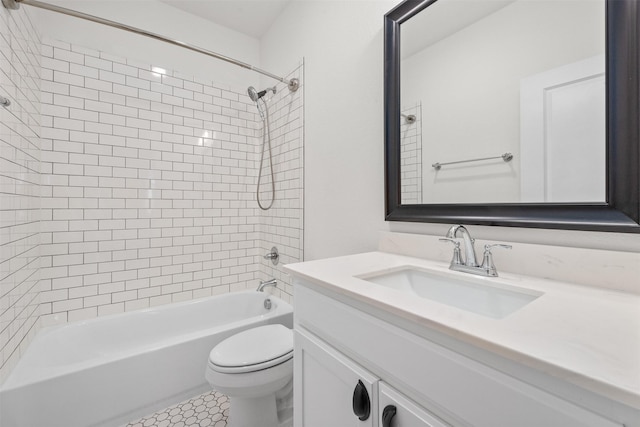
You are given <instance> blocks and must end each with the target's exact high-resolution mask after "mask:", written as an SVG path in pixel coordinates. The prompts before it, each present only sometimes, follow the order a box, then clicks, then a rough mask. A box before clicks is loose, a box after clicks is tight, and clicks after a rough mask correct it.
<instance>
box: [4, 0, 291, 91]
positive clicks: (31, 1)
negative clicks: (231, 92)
mask: <svg viewBox="0 0 640 427" xmlns="http://www.w3.org/2000/svg"><path fill="white" fill-rule="evenodd" d="M20 3H24V4H26V5H29V6H33V7H37V8H40V9H45V10H49V11H52V12H58V13H62V14H64V15H69V16H74V17H76V18H80V19H84V20H87V21H91V22H96V23H98V24H103V25H107V26H109V27H113V28H118V29H121V30H125V31H129V32H130V33H135V34H139V35H142V36H145V37H149V38H152V39H155V40H160V41H163V42H165V43H169V44H172V45H174V46H180V47H183V48H185V49H189V50H192V51H194V52H198V53H202V54H204V55H207V56H211V57H213V58H216V59H220V60H222V61H226V62H229V63H231V64H234V65H237V66H239V67H242V68H246V69H248V70H251V71H255V72H257V73H260V74H262V75H265V76H267V77H270V78H272V79H275V80H278V81H280V82H282V83H286V84H287V87H288V88H289V90H290V91H291V92H295V91H296V90H298V87H299V86H300V82H299V80H298V79H296V78H293V79H286V78H284V77H280V76H276V75H275V74H272V73H270V72H268V71H265V70H262V69H260V68H257V67H254V66H253V65H251V64H247V63H245V62H242V61H238V60H236V59H233V58H229V57H228V56H224V55H220V54H219V53H216V52H212V51H210V50H206V49H202V48H200V47H197V46H193V45H190V44H188V43H185V42H181V41H178V40H173V39H170V38H167V37H164V36H161V35H159V34H155V33H152V32H149V31H146V30H142V29H139V28H135V27H131V26H129V25H125V24H121V23H119V22H115V21H110V20H108V19H103V18H99V17H97V16H94V15H89V14H86V13H82V12H78V11H75V10H72V9H67V8H64V7H60V6H56V5H52V4H49V3H43V2H41V1H38V0H2V4H3V5H4V7H5V8H7V9H10V10H16V9H19V8H20Z"/></svg>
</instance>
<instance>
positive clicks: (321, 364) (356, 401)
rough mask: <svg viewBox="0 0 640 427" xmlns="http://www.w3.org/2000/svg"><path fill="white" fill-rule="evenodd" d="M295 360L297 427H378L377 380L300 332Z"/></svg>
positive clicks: (308, 335)
mask: <svg viewBox="0 0 640 427" xmlns="http://www.w3.org/2000/svg"><path fill="white" fill-rule="evenodd" d="M293 361H294V407H295V411H294V420H295V424H294V425H295V426H296V427H329V426H333V427H377V426H378V423H377V419H378V415H377V409H378V405H377V396H378V379H377V378H375V377H374V376H373V375H371V374H370V373H369V372H367V371H366V370H364V369H363V368H361V367H360V366H358V365H356V364H355V363H353V362H352V361H350V360H349V359H347V358H346V357H344V356H343V355H342V354H340V353H338V352H337V351H336V350H335V349H333V348H331V347H330V346H328V345H327V344H325V343H324V342H322V341H320V340H319V339H318V338H316V337H314V336H312V335H311V334H309V333H308V332H306V331H302V330H298V329H296V331H295V334H294V356H293ZM367 406H368V407H367Z"/></svg>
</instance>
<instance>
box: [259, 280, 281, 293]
mask: <svg viewBox="0 0 640 427" xmlns="http://www.w3.org/2000/svg"><path fill="white" fill-rule="evenodd" d="M267 286H273V287H274V288H275V287H277V286H278V281H277V280H276V279H271V280H265V281H264V282H260V284H259V285H258V289H256V291H258V292H264V288H266V287H267Z"/></svg>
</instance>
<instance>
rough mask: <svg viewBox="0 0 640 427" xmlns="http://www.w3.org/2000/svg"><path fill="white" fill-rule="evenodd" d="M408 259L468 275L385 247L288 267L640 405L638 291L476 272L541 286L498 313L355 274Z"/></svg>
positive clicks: (400, 314) (417, 264)
mask: <svg viewBox="0 0 640 427" xmlns="http://www.w3.org/2000/svg"><path fill="white" fill-rule="evenodd" d="M403 266H414V267H418V268H421V269H431V270H435V271H437V272H449V273H450V274H452V275H462V276H461V277H469V276H470V275H469V274H466V273H459V272H453V271H450V270H449V269H448V263H443V262H440V261H430V260H425V259H420V258H413V257H408V256H403V255H396V254H391V253H385V252H370V253H364V254H358V255H350V256H344V257H338V258H329V259H324V260H317V261H310V262H303V263H298V264H289V265H287V266H285V270H286V271H287V272H289V273H290V274H292V275H293V276H295V277H300V278H303V279H306V280H307V281H310V282H312V283H314V284H317V285H320V286H321V287H324V288H327V289H328V290H331V291H333V292H336V293H339V294H342V295H345V296H347V297H350V298H354V299H357V300H359V301H362V302H364V303H367V304H369V305H372V306H374V307H376V308H378V309H382V310H384V311H386V312H388V313H390V314H392V315H394V316H398V317H400V318H404V319H407V320H410V321H411V322H415V323H417V324H419V325H422V326H424V327H427V328H431V329H434V330H437V331H439V332H442V333H445V334H447V335H450V336H452V337H454V338H456V339H459V340H462V341H464V342H467V343H470V344H473V345H475V346H478V347H480V348H483V349H485V350H489V351H491V352H493V353H496V354H499V355H501V356H503V357H507V358H509V359H512V360H514V361H516V362H519V363H523V364H525V365H527V366H530V367H533V368H535V369H539V370H542V371H543V372H546V373H548V374H550V375H553V376H555V377H558V378H561V379H563V380H565V381H568V382H570V383H573V384H575V385H578V386H580V387H582V388H585V389H587V390H590V391H592V392H594V393H597V394H599V395H603V396H606V397H608V398H610V399H613V400H616V401H619V402H621V403H624V404H627V405H630V406H632V407H634V408H636V409H640V296H638V295H634V294H629V293H624V292H619V291H611V290H605V289H599V288H592V287H587V286H579V285H572V284H568V283H564V282H558V281H552V280H546V279H538V278H534V277H527V276H520V275H516V274H509V273H504V274H502V273H501V274H500V277H497V278H482V277H480V276H472V277H475V278H479V279H481V280H487V281H491V282H494V283H496V284H498V285H507V286H509V285H511V286H517V287H519V288H526V289H530V290H534V291H538V292H542V293H544V295H542V296H541V297H539V298H537V299H536V300H534V301H532V302H531V303H529V304H528V305H526V306H524V307H523V308H521V309H519V310H517V311H516V312H514V313H511V314H510V315H508V316H507V317H505V318H502V319H494V318H490V317H485V316H482V315H479V314H474V313H471V312H468V311H464V310H462V309H458V308H455V307H451V306H449V305H445V304H441V303H438V302H435V301H432V300H428V299H424V298H420V297H417V296H415V295H413V294H410V293H407V292H403V291H399V290H395V289H391V288H387V287H384V286H380V285H376V284H374V283H372V282H369V281H366V280H363V279H359V278H357V277H355V276H362V275H366V274H368V273H372V272H381V271H385V270H392V269H397V268H398V267H403ZM638 280H640V279H638Z"/></svg>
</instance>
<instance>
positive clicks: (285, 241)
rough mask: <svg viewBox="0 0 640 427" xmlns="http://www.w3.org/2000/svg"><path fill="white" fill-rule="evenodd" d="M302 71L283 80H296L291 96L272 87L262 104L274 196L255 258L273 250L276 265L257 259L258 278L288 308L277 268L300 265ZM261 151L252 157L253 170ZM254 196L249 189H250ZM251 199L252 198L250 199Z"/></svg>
mask: <svg viewBox="0 0 640 427" xmlns="http://www.w3.org/2000/svg"><path fill="white" fill-rule="evenodd" d="M303 68H304V66H303V64H301V65H300V66H299V67H298V68H297V69H296V70H294V71H293V72H292V73H290V74H289V75H288V76H287V78H289V79H290V78H294V77H296V78H298V79H299V80H300V82H301V85H300V88H299V89H298V90H297V91H296V92H291V91H290V90H289V89H288V88H287V86H286V85H285V84H282V83H281V84H278V85H277V86H276V88H277V93H276V95H274V96H273V98H272V99H271V100H270V101H269V102H268V106H269V122H270V126H269V127H270V130H271V132H270V134H271V145H272V153H273V169H274V175H275V181H276V194H275V200H274V203H273V207H272V208H271V209H269V210H267V211H263V210H261V211H260V222H259V224H258V228H259V230H260V243H261V253H260V255H265V254H267V253H269V252H271V248H272V247H273V246H275V247H277V248H278V252H279V255H280V259H279V263H278V264H277V265H273V263H272V262H271V261H270V260H268V259H264V256H261V257H260V261H261V263H260V272H261V277H264V278H266V279H272V278H275V279H277V280H278V290H277V291H274V292H273V293H275V294H276V295H277V296H280V297H281V298H282V299H284V300H286V301H289V302H291V296H292V295H293V287H292V283H291V279H290V278H289V276H288V275H287V274H286V273H285V272H284V271H283V270H282V265H285V264H290V263H293V262H298V261H302V259H303V256H302V255H303V254H302V252H303V247H304V246H303V228H302V226H303V219H304V218H303V178H304V174H303V164H304V154H303V148H304V145H303V140H304V110H303V105H304V98H303V96H304V88H303V84H304V83H303V82H304V76H303V73H304V70H303ZM262 126H263V125H262V123H260V125H259V128H258V129H257V131H256V137H257V138H258V140H259V141H260V142H259V144H258V145H260V144H262V143H263V141H264V140H263V133H262V130H263V127H262ZM266 148H267V150H265V157H264V162H263V163H264V165H263V167H264V170H263V174H262V180H261V181H260V200H261V202H262V205H263V206H265V207H266V206H268V205H269V202H270V201H271V198H272V194H271V193H272V191H271V171H270V167H269V158H268V145H267V147H266ZM260 154H261V151H258V159H257V162H258V166H259V163H260V158H259V156H260ZM253 190H254V192H255V189H253ZM254 197H255V196H254Z"/></svg>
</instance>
